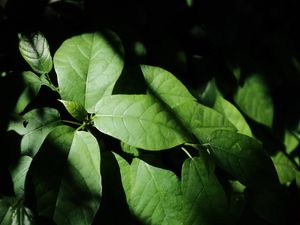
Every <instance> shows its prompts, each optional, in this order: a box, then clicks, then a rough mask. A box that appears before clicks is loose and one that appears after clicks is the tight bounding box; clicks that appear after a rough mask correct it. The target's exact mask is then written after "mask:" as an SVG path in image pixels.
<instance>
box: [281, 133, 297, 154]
mask: <svg viewBox="0 0 300 225" xmlns="http://www.w3.org/2000/svg"><path fill="white" fill-rule="evenodd" d="M284 145H285V148H286V152H287V153H289V154H290V153H292V152H293V151H294V150H295V149H296V148H297V146H298V145H299V139H298V138H297V137H296V136H295V134H293V133H292V132H290V131H289V130H285V132H284Z"/></svg>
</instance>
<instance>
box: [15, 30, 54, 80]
mask: <svg viewBox="0 0 300 225" xmlns="http://www.w3.org/2000/svg"><path fill="white" fill-rule="evenodd" d="M19 49H20V52H21V54H22V56H23V58H24V59H25V60H26V62H27V63H28V64H29V65H30V66H31V68H32V69H33V70H34V71H35V72H37V73H39V74H44V73H49V72H50V71H51V69H52V58H51V54H50V50H49V45H48V42H47V40H46V38H45V37H44V35H43V34H42V33H39V32H38V33H35V34H32V35H31V37H26V36H24V35H20V37H19Z"/></svg>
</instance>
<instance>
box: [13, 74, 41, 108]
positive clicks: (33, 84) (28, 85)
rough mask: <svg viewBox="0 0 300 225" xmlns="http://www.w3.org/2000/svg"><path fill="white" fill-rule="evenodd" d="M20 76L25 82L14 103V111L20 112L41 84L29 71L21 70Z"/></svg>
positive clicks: (34, 95)
mask: <svg viewBox="0 0 300 225" xmlns="http://www.w3.org/2000/svg"><path fill="white" fill-rule="evenodd" d="M22 77H23V80H24V83H25V89H24V91H23V93H22V94H21V95H20V97H19V99H18V101H17V103H16V107H15V111H16V113H21V112H22V111H23V110H24V109H25V107H26V106H27V105H28V104H29V103H30V102H31V101H32V100H33V99H34V97H36V95H37V94H38V92H39V90H40V88H41V86H42V81H41V80H40V78H39V77H38V76H37V75H36V74H34V73H33V72H31V71H25V72H23V73H22Z"/></svg>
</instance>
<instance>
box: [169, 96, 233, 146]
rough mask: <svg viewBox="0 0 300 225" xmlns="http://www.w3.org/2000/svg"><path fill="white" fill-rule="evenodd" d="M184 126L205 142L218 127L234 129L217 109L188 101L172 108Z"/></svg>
mask: <svg viewBox="0 0 300 225" xmlns="http://www.w3.org/2000/svg"><path fill="white" fill-rule="evenodd" d="M174 112H176V115H177V117H178V118H180V120H181V121H182V122H183V124H184V126H185V127H187V128H188V129H190V130H191V131H192V132H193V134H194V135H195V136H196V137H197V139H198V140H199V141H200V142H203V143H206V142H207V141H208V138H209V137H210V135H211V133H212V132H214V131H215V130H219V129H227V130H233V131H235V127H234V126H233V125H232V124H231V123H230V122H229V121H228V120H227V119H226V118H225V117H224V116H222V114H220V113H218V112H217V111H215V110H213V109H211V108H209V107H206V106H204V105H202V104H199V103H197V102H194V101H188V102H185V103H183V104H181V105H178V106H176V107H175V108H174Z"/></svg>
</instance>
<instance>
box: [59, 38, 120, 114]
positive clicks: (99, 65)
mask: <svg viewBox="0 0 300 225" xmlns="http://www.w3.org/2000/svg"><path fill="white" fill-rule="evenodd" d="M123 66H124V61H123V49H122V46H121V41H120V40H119V38H118V37H117V36H116V35H115V34H114V33H112V32H97V33H87V34H82V35H79V36H75V37H72V38H70V39H68V40H66V41H65V42H64V43H63V44H62V45H61V46H60V48H59V49H58V50H57V51H56V53H55V56H54V67H55V71H56V73H57V79H58V86H59V90H60V95H61V98H62V99H63V100H67V101H74V102H77V103H79V104H81V105H82V106H84V108H85V109H86V110H87V111H88V112H90V113H92V112H94V110H95V105H96V103H97V102H98V101H99V100H100V99H101V98H102V97H103V96H104V95H110V94H111V93H112V90H113V87H114V85H115V82H116V81H117V79H118V78H119V76H120V74H121V71H122V69H123Z"/></svg>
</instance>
